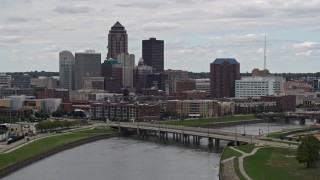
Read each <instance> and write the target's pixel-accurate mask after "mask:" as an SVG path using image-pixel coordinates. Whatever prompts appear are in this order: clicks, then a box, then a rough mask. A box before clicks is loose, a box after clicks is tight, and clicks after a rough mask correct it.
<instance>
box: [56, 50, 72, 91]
mask: <svg viewBox="0 0 320 180" xmlns="http://www.w3.org/2000/svg"><path fill="white" fill-rule="evenodd" d="M59 76H60V87H61V88H65V89H69V90H74V56H73V54H72V53H71V52H70V51H61V52H60V53H59Z"/></svg>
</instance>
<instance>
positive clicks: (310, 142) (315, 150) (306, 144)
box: [296, 135, 320, 168]
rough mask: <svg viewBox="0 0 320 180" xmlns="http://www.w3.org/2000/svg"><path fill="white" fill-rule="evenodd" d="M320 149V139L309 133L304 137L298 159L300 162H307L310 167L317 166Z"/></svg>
mask: <svg viewBox="0 0 320 180" xmlns="http://www.w3.org/2000/svg"><path fill="white" fill-rule="evenodd" d="M319 151H320V141H319V140H318V139H317V138H316V137H314V136H312V135H308V136H306V137H305V138H303V139H302V142H301V144H300V145H299V147H298V150H297V157H296V159H297V160H298V161H299V163H306V166H307V167H308V168H310V167H315V166H316V165H317V162H318V160H319Z"/></svg>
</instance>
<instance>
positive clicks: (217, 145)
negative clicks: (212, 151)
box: [214, 139, 220, 148]
mask: <svg viewBox="0 0 320 180" xmlns="http://www.w3.org/2000/svg"><path fill="white" fill-rule="evenodd" d="M214 146H215V147H216V148H218V147H220V139H215V141H214Z"/></svg>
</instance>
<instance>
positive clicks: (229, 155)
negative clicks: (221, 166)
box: [221, 147, 242, 161]
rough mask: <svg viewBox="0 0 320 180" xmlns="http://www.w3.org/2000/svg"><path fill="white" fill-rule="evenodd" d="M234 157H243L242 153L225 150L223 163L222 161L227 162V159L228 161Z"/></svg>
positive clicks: (222, 158) (222, 156)
mask: <svg viewBox="0 0 320 180" xmlns="http://www.w3.org/2000/svg"><path fill="white" fill-rule="evenodd" d="M233 156H236V157H240V156H242V154H241V153H239V152H238V151H235V150H233V149H230V148H229V147H227V148H225V149H224V151H223V153H222V155H221V161H222V160H225V159H228V158H231V157H233Z"/></svg>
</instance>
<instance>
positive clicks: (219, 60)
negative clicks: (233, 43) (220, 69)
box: [213, 58, 239, 64]
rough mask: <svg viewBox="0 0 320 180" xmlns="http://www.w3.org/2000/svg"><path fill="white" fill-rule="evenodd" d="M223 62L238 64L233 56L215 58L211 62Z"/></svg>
mask: <svg viewBox="0 0 320 180" xmlns="http://www.w3.org/2000/svg"><path fill="white" fill-rule="evenodd" d="M223 62H229V63H230V64H239V63H238V61H237V60H236V59H235V58H217V59H215V60H214V62H213V63H215V64H222V63H223Z"/></svg>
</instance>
